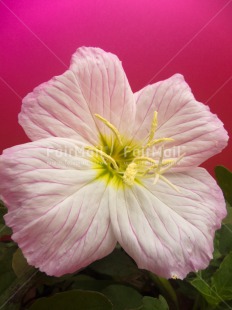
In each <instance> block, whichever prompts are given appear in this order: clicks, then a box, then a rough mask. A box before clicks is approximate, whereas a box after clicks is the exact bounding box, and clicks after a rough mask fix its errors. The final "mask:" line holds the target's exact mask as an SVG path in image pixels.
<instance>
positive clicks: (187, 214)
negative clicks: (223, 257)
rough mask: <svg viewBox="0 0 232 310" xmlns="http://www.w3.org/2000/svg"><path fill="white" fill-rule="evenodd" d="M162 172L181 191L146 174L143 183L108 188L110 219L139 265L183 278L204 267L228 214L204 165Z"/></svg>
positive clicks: (127, 250)
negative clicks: (215, 233) (127, 186)
mask: <svg viewBox="0 0 232 310" xmlns="http://www.w3.org/2000/svg"><path fill="white" fill-rule="evenodd" d="M166 177H167V178H168V180H170V181H171V182H172V183H173V184H174V185H176V186H177V187H178V188H179V190H180V191H181V193H178V192H176V191H175V190H173V189H172V188H171V187H170V186H168V185H167V184H166V183H164V182H163V181H162V180H159V181H158V183H157V184H156V185H154V184H153V183H152V181H151V180H150V179H149V180H148V181H145V186H141V185H138V184H136V185H135V186H133V187H131V189H129V188H127V189H126V190H125V191H123V190H122V189H120V188H119V189H118V191H113V190H112V191H111V200H110V215H111V222H112V225H113V229H114V232H115V236H116V238H117V240H118V241H119V243H120V244H121V245H122V247H123V248H124V249H125V251H126V252H127V253H128V254H129V255H130V256H131V257H132V258H133V259H134V260H135V261H136V263H137V264H138V266H139V268H143V269H147V270H150V271H152V272H154V273H156V274H157V275H159V276H161V277H165V278H171V277H178V278H180V279H182V278H184V277H185V276H186V275H187V274H188V273H189V272H190V271H197V270H199V269H203V268H206V267H207V265H208V263H209V261H210V259H211V258H212V251H213V239H214V232H215V230H216V229H218V228H219V227H220V224H221V220H222V218H224V217H225V215H226V209H225V202H224V198H223V195H222V192H221V190H220V188H219V187H218V186H217V184H216V182H215V180H214V179H213V178H212V177H211V176H210V175H209V174H208V173H207V172H206V170H204V169H202V168H196V169H195V170H194V171H189V172H186V173H181V172H180V173H176V174H169V175H168V174H167V175H166Z"/></svg>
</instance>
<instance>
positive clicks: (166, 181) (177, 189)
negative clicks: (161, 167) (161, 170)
mask: <svg viewBox="0 0 232 310" xmlns="http://www.w3.org/2000/svg"><path fill="white" fill-rule="evenodd" d="M159 178H160V179H161V180H163V181H164V182H165V183H166V184H168V185H169V186H171V188H173V189H174V190H175V191H177V192H178V193H180V190H179V188H178V187H176V186H175V185H174V184H172V182H170V181H169V180H168V179H167V178H165V177H164V176H163V175H161V174H159Z"/></svg>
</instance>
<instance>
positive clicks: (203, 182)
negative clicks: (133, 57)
mask: <svg viewBox="0 0 232 310" xmlns="http://www.w3.org/2000/svg"><path fill="white" fill-rule="evenodd" d="M19 122H20V124H21V125H22V126H23V128H24V129H25V131H26V133H27V135H28V136H29V137H30V138H31V139H32V140H33V141H34V142H31V143H27V144H24V145H19V146H16V147H13V148H10V149H8V150H6V151H5V152H4V154H3V155H2V156H1V158H0V177H1V185H0V193H1V196H2V198H3V200H4V202H5V204H6V205H7V207H8V214H7V215H6V216H5V220H6V223H7V225H8V226H10V227H12V229H13V239H14V240H15V241H16V242H17V243H18V245H19V247H20V248H21V249H22V251H23V253H24V255H25V257H26V258H27V260H28V262H29V264H31V265H34V266H36V267H38V268H40V270H42V271H44V272H46V273H47V274H49V275H55V276H61V275H63V274H65V273H71V272H74V271H77V270H79V269H80V268H83V267H85V266H87V265H88V264H90V263H91V262H93V261H95V260H97V259H100V258H102V257H104V256H106V255H107V254H109V253H110V252H111V251H112V250H113V249H114V247H115V245H116V242H119V243H120V244H121V246H122V247H123V248H124V250H125V251H126V252H127V253H128V254H129V255H130V256H131V257H132V258H133V259H134V260H135V261H136V263H137V264H138V266H139V267H140V268H144V269H147V270H150V271H152V272H154V273H156V274H157V275H159V276H162V277H166V278H170V277H173V278H183V277H185V276H186V275H187V273H188V272H190V271H196V270H198V269H202V268H205V267H206V266H207V265H208V263H209V260H210V259H211V257H212V251H213V238H214V233H215V230H216V229H218V228H219V227H220V225H221V220H222V218H223V217H225V215H226V209H225V203H224V199H223V195H222V193H221V190H220V188H219V187H218V186H217V184H216V182H215V181H214V179H213V178H212V177H211V176H210V175H209V174H208V173H207V172H206V170H204V169H203V168H197V166H198V165H199V164H201V163H202V162H203V161H205V160H206V159H207V158H209V157H211V156H213V155H214V154H216V153H218V152H220V151H221V150H222V149H223V148H224V147H225V146H226V144H227V139H228V137H227V133H226V131H225V130H224V128H223V124H222V123H221V121H220V120H219V119H218V118H217V117H216V116H215V115H213V114H212V113H211V112H210V111H209V109H208V107H206V106H205V105H203V104H202V103H199V102H197V101H196V100H195V99H194V97H193V95H192V93H191V91H190V88H189V87H188V85H187V84H186V82H185V81H184V79H183V77H182V76H181V75H179V74H177V75H174V76H173V77H171V78H170V79H168V80H165V81H162V82H159V83H156V84H153V85H149V86H147V87H145V88H143V89H142V90H141V91H139V92H137V93H135V94H133V93H132V91H131V88H130V86H129V84H128V81H127V78H126V76H125V73H124V71H123V69H122V66H121V63H120V61H119V60H118V58H117V57H116V56H114V55H113V54H110V53H106V52H104V51H102V50H101V49H98V48H80V49H78V50H77V52H76V53H75V54H74V55H73V58H72V62H71V66H70V69H69V70H67V71H66V72H65V73H64V74H63V75H61V76H57V77H54V78H53V79H52V80H50V81H49V82H47V83H44V84H42V85H40V86H39V87H37V88H36V89H35V90H34V91H33V92H32V93H30V94H29V95H27V96H26V97H25V99H24V100H23V106H22V112H21V113H20V116H19Z"/></svg>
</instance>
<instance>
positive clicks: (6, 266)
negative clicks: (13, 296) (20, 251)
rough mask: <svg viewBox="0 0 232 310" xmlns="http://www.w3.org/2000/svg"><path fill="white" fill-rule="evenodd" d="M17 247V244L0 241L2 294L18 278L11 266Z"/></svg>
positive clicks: (0, 284) (0, 289)
mask: <svg viewBox="0 0 232 310" xmlns="http://www.w3.org/2000/svg"><path fill="white" fill-rule="evenodd" d="M15 249H16V246H15V245H12V244H7V243H1V242H0V279H1V281H0V294H2V293H3V292H4V291H5V289H7V288H8V287H9V286H10V285H11V283H12V282H13V281H14V280H15V278H16V276H15V274H14V271H13V269H12V266H11V262H12V257H13V253H14V252H15Z"/></svg>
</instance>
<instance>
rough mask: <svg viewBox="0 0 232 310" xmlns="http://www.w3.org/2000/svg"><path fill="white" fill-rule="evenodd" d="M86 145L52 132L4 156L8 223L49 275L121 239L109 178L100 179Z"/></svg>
mask: <svg viewBox="0 0 232 310" xmlns="http://www.w3.org/2000/svg"><path fill="white" fill-rule="evenodd" d="M83 146H84V145H83V144H81V143H77V142H76V141H75V140H69V139H64V138H63V139H62V138H61V139H60V138H49V139H44V140H39V141H36V142H32V143H28V144H24V145H21V146H17V147H14V148H11V149H8V150H7V151H5V152H4V154H3V155H2V156H1V157H0V177H1V180H4V182H1V184H0V192H1V195H2V198H3V200H4V202H5V203H6V205H7V206H8V213H7V215H6V216H5V220H6V224H7V225H8V226H10V227H11V228H12V229H13V237H12V238H13V240H14V241H16V242H17V243H18V245H19V247H20V248H21V249H22V251H23V254H24V256H25V257H26V259H27V261H28V263H29V264H31V265H34V266H36V267H38V268H39V269H40V270H41V271H44V272H46V273H47V274H48V275H55V276H61V275H63V274H66V273H72V272H74V271H76V270H79V269H80V268H83V267H85V266H87V265H88V264H90V263H91V262H93V261H95V260H97V259H100V258H101V257H104V256H105V255H107V254H109V253H110V252H111V251H112V250H113V249H114V247H115V244H116V240H115V238H114V235H113V232H112V228H111V223H110V217H109V208H108V201H109V197H108V196H109V193H108V188H107V184H106V183H104V182H99V181H97V180H96V173H95V171H94V170H93V169H90V166H91V165H92V164H91V163H90V162H89V159H88V157H86V156H85V153H84V152H83ZM93 193H94V195H93Z"/></svg>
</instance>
